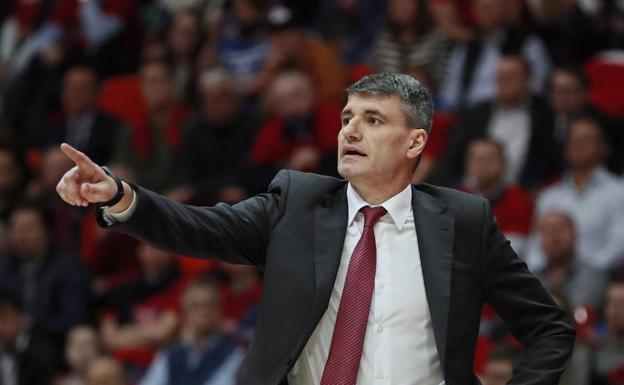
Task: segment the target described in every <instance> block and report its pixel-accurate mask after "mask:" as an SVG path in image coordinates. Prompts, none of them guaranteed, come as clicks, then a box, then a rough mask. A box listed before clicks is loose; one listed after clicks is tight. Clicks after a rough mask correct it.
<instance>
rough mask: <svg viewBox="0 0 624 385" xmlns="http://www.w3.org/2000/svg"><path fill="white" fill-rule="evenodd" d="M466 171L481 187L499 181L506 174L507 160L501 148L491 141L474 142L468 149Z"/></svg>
mask: <svg viewBox="0 0 624 385" xmlns="http://www.w3.org/2000/svg"><path fill="white" fill-rule="evenodd" d="M466 171H467V173H468V176H469V177H471V178H474V180H475V181H476V182H477V184H478V185H479V186H480V187H487V186H490V185H491V184H492V183H495V182H497V181H499V180H500V179H501V178H502V177H503V175H504V174H505V160H504V158H503V154H501V150H500V149H499V148H498V147H497V146H496V145H494V144H493V143H490V142H486V141H476V142H473V143H472V144H471V145H470V147H469V149H468V158H467V161H466Z"/></svg>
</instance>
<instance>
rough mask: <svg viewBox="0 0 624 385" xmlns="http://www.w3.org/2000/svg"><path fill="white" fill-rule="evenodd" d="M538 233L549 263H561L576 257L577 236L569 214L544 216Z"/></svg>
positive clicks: (555, 213) (552, 213)
mask: <svg viewBox="0 0 624 385" xmlns="http://www.w3.org/2000/svg"><path fill="white" fill-rule="evenodd" d="M538 231H539V239H540V243H541V245H542V249H543V250H544V254H546V258H547V259H548V261H549V262H552V263H561V262H564V261H568V260H570V258H572V257H573V256H574V245H575V242H576V234H575V230H574V222H572V219H571V218H570V217H569V216H568V215H567V214H565V213H560V212H550V213H546V214H544V215H543V216H542V217H541V218H540V220H539V224H538Z"/></svg>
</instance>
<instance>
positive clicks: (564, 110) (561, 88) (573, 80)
mask: <svg viewBox="0 0 624 385" xmlns="http://www.w3.org/2000/svg"><path fill="white" fill-rule="evenodd" d="M550 86H551V90H550V102H551V104H552V106H553V109H554V110H555V113H557V114H562V115H573V114H576V113H578V112H579V111H581V110H582V109H583V107H584V106H585V104H586V102H587V98H586V94H585V88H584V86H583V83H582V82H581V80H580V79H579V78H578V77H577V76H576V75H575V74H573V73H571V72H568V71H564V70H556V71H555V72H554V73H553V75H552V78H551V84H550Z"/></svg>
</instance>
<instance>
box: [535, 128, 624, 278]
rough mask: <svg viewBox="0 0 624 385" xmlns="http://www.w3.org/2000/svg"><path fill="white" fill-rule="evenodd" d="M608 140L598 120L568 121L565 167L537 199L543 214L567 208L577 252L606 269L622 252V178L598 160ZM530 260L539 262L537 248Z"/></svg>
mask: <svg viewBox="0 0 624 385" xmlns="http://www.w3.org/2000/svg"><path fill="white" fill-rule="evenodd" d="M606 154H607V144H606V142H605V138H604V134H603V132H602V129H601V127H600V126H599V125H598V123H597V122H596V121H595V120H593V119H591V118H586V117H583V118H579V119H577V120H575V121H574V122H573V123H572V124H571V125H570V135H569V137H568V141H567V144H566V160H567V165H568V168H569V170H568V171H567V172H566V174H565V175H564V176H563V177H562V179H561V181H560V182H558V183H557V184H555V185H553V186H552V187H550V188H548V189H546V190H545V191H544V193H543V194H542V195H541V196H540V197H539V199H538V201H537V213H538V215H539V216H542V215H543V214H544V213H546V212H548V211H552V210H558V211H563V212H566V213H568V214H569V215H570V216H571V218H572V219H573V221H574V223H576V224H577V226H578V228H577V230H578V254H579V255H578V256H579V258H580V259H581V260H583V261H584V262H586V263H587V264H589V265H592V266H594V267H597V268H608V267H610V266H613V265H614V264H616V263H617V262H618V257H619V256H621V255H624V237H622V234H624V204H623V203H624V182H623V181H622V180H621V178H619V177H617V176H615V175H613V174H611V173H610V172H608V171H607V170H606V169H605V168H604V166H603V164H604V159H605V158H606ZM529 262H530V264H531V265H532V266H534V267H541V266H543V264H544V262H545V260H544V258H543V257H541V256H540V253H539V251H536V252H535V253H534V255H532V256H531V258H530V259H529Z"/></svg>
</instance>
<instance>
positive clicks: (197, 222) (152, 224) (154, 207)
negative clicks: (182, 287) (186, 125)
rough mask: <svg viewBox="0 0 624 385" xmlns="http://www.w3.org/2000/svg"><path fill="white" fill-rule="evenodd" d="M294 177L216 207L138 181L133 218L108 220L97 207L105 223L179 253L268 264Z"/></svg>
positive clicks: (283, 173)
mask: <svg viewBox="0 0 624 385" xmlns="http://www.w3.org/2000/svg"><path fill="white" fill-rule="evenodd" d="M289 179H290V178H289V173H288V171H280V172H279V173H278V174H277V175H276V177H275V178H274V179H273V181H272V182H271V184H270V186H269V190H268V192H267V193H264V194H259V195H256V196H254V197H251V198H249V199H247V200H244V201H242V202H240V203H237V204H234V205H228V204H225V203H218V204H217V205H215V206H214V207H197V206H191V205H184V204H181V203H178V202H174V201H171V200H169V199H166V198H165V197H163V196H161V195H158V194H156V193H154V192H152V191H149V190H147V189H144V188H142V187H140V186H136V185H133V186H132V187H133V189H134V191H135V194H136V200H137V202H136V205H137V206H136V209H135V211H134V212H133V213H132V216H131V217H130V218H129V219H128V220H127V221H125V222H121V223H115V224H110V223H107V222H106V221H105V220H104V218H103V212H102V209H98V210H96V219H97V222H98V224H99V225H100V226H102V227H105V228H111V229H112V230H114V231H117V232H120V233H124V234H128V235H131V236H133V237H135V238H138V239H140V240H143V241H146V242H148V243H151V244H153V245H155V246H156V247H158V248H161V249H163V250H167V251H169V252H172V253H175V254H180V255H187V256H195V257H213V258H217V259H220V260H223V261H225V262H230V263H245V264H253V265H256V266H259V267H263V266H264V260H265V254H266V250H267V246H268V242H269V237H270V233H271V229H272V228H273V225H274V224H275V222H277V220H278V219H279V218H280V216H281V215H282V213H283V211H284V208H285V202H286V196H287V193H288V187H289Z"/></svg>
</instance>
